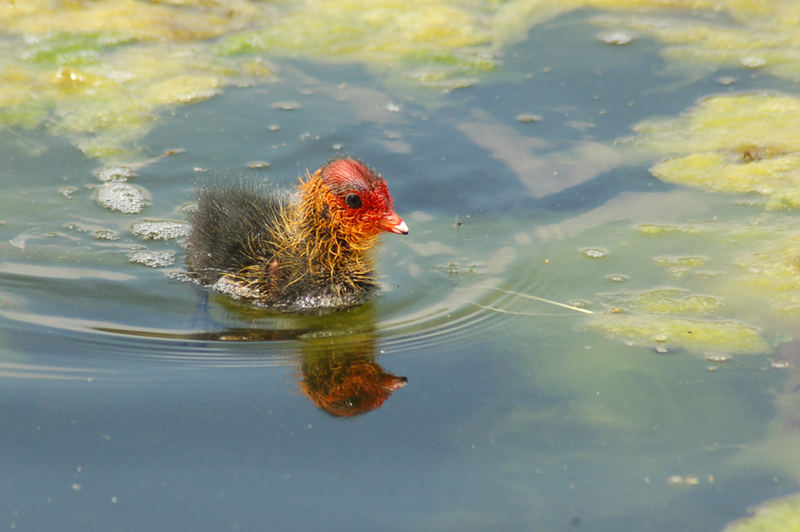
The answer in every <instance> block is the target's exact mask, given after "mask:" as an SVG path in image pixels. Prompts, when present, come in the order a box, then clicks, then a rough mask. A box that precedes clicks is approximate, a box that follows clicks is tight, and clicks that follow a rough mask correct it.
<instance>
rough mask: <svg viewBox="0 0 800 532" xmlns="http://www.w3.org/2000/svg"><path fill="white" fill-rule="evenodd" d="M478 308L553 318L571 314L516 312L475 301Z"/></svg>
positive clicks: (502, 312) (514, 314) (516, 314)
mask: <svg viewBox="0 0 800 532" xmlns="http://www.w3.org/2000/svg"><path fill="white" fill-rule="evenodd" d="M473 305H475V306H476V307H478V308H482V309H486V310H491V311H492V312H499V313H501V314H511V315H513V316H546V317H551V318H558V317H559V316H569V314H546V313H543V312H514V311H513V310H505V309H502V308H497V307H490V306H489V305H481V304H480V303H473Z"/></svg>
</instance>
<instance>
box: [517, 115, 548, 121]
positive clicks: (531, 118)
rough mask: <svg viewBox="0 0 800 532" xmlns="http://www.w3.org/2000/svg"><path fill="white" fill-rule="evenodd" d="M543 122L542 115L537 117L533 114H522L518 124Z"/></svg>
mask: <svg viewBox="0 0 800 532" xmlns="http://www.w3.org/2000/svg"><path fill="white" fill-rule="evenodd" d="M541 121H542V116H541V115H535V114H532V113H521V114H518V115H517V122H523V123H530V122H541Z"/></svg>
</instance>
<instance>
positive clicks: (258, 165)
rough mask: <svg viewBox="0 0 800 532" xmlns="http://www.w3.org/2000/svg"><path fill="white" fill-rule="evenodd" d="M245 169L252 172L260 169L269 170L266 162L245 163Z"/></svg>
mask: <svg viewBox="0 0 800 532" xmlns="http://www.w3.org/2000/svg"><path fill="white" fill-rule="evenodd" d="M247 167H248V168H252V169H253V170H259V169H261V168H269V163H268V162H267V161H252V162H249V163H247Z"/></svg>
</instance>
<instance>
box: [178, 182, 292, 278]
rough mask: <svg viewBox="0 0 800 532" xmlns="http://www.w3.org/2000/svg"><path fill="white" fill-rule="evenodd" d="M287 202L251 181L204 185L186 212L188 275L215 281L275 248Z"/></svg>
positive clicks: (282, 197) (262, 256) (251, 262)
mask: <svg viewBox="0 0 800 532" xmlns="http://www.w3.org/2000/svg"><path fill="white" fill-rule="evenodd" d="M287 205H288V201H287V199H286V198H285V197H284V196H281V195H278V194H277V193H274V192H272V191H269V190H265V189H264V188H263V187H258V186H255V185H251V184H246V183H240V182H237V183H229V184H214V185H209V186H206V187H203V188H202V189H201V190H200V192H199V193H198V204H197V209H196V210H194V211H193V212H191V213H190V214H189V221H190V222H191V225H192V231H191V233H190V234H189V238H188V242H187V248H188V249H187V258H186V261H187V263H188V265H189V268H190V269H191V271H192V272H193V274H194V275H195V276H196V277H197V278H198V279H199V280H200V281H202V282H204V283H209V284H210V283H214V282H216V281H217V280H219V278H220V277H221V276H223V275H224V274H225V273H233V272H238V271H240V270H241V269H242V268H245V267H247V266H251V265H253V264H255V263H257V262H258V261H259V260H263V259H264V258H267V257H268V256H269V255H270V254H272V253H274V247H275V241H276V240H277V239H279V238H280V235H278V234H276V233H278V232H279V230H280V229H279V228H280V227H281V224H282V223H283V221H284V219H285V214H284V213H285V211H286V208H287Z"/></svg>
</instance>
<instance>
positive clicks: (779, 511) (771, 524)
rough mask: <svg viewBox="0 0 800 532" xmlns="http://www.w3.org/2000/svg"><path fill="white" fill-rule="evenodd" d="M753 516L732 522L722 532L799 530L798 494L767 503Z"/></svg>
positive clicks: (799, 498) (799, 501)
mask: <svg viewBox="0 0 800 532" xmlns="http://www.w3.org/2000/svg"><path fill="white" fill-rule="evenodd" d="M752 513H753V515H752V516H750V517H746V518H744V519H741V520H739V521H736V522H733V523H731V524H729V525H728V526H726V527H725V530H724V531H723V532H784V531H787V530H800V494H795V495H791V496H789V497H783V498H781V499H775V500H772V501H767V502H766V503H764V504H762V505H761V506H759V507H758V508H755V509H754V510H752Z"/></svg>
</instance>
